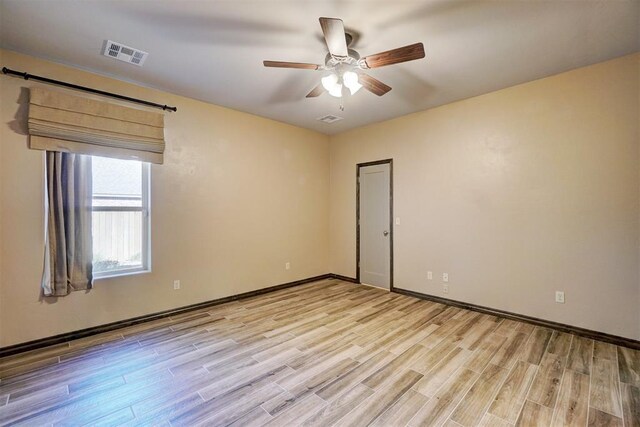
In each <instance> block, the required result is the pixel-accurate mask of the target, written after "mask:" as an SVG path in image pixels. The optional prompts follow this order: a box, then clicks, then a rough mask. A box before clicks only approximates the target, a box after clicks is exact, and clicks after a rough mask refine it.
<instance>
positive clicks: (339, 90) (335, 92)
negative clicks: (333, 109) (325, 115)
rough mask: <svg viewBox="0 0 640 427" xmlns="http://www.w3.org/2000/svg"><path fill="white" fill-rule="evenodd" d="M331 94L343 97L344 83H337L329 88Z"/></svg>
mask: <svg viewBox="0 0 640 427" xmlns="http://www.w3.org/2000/svg"><path fill="white" fill-rule="evenodd" d="M329 95H331V96H335V97H336V98H342V85H341V84H340V83H337V84H336V85H334V86H333V87H332V88H331V89H330V90H329Z"/></svg>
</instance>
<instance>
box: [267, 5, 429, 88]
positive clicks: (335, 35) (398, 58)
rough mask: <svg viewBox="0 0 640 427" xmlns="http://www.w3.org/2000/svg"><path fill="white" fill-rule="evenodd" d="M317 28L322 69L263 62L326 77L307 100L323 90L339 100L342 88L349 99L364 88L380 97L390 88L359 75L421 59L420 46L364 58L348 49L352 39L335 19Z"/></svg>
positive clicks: (367, 76)
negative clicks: (324, 47)
mask: <svg viewBox="0 0 640 427" xmlns="http://www.w3.org/2000/svg"><path fill="white" fill-rule="evenodd" d="M320 27H322V32H323V34H324V39H325V41H326V42H327V47H328V48H329V53H328V54H327V56H326V58H325V61H324V65H318V64H308V63H303V62H283V61H264V62H263V64H264V66H265V67H276V68H298V69H303V70H318V71H325V72H327V74H326V75H325V76H324V77H323V78H322V79H321V83H319V84H318V85H317V86H316V87H315V88H313V90H312V91H311V92H309V93H308V94H307V98H314V97H316V96H320V95H321V94H322V93H323V92H324V91H325V90H326V91H327V92H329V94H330V95H332V96H335V97H336V98H340V97H342V95H343V93H344V90H345V87H346V88H347V89H348V90H349V92H350V94H351V95H354V94H355V93H356V92H357V91H358V90H360V88H362V87H364V88H365V89H367V90H368V91H369V92H372V93H374V94H376V95H378V96H382V95H384V94H385V93H387V92H389V91H390V90H391V87H390V86H387V85H386V84H384V83H382V82H381V81H380V80H378V79H375V78H373V77H371V76H370V75H368V74H366V73H364V72H363V70H368V69H371V68H378V67H383V66H385V65H392V64H398V63H400V62H406V61H413V60H414V59H421V58H424V46H423V45H422V43H415V44H411V45H408V46H404V47H400V48H397V49H392V50H388V51H385V52H380V53H376V54H374V55H368V56H365V57H364V58H361V57H360V54H359V53H358V52H356V51H355V50H353V49H349V45H350V44H351V41H352V40H353V37H352V36H351V35H350V34H349V33H346V32H345V31H344V24H343V23H342V20H341V19H338V18H320Z"/></svg>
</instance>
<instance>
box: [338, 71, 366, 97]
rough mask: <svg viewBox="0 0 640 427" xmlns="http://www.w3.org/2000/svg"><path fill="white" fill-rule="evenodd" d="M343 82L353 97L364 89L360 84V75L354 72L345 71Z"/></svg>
mask: <svg viewBox="0 0 640 427" xmlns="http://www.w3.org/2000/svg"><path fill="white" fill-rule="evenodd" d="M342 81H343V82H344V85H345V86H346V87H347V89H349V92H351V95H355V94H356V92H358V91H359V90H360V88H362V85H361V84H360V83H359V82H358V73H355V72H353V71H345V72H344V74H343V75H342Z"/></svg>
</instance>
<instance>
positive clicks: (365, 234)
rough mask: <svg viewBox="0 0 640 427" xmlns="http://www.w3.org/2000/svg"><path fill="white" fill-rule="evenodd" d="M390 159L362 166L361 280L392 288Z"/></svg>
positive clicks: (369, 283) (365, 282)
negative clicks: (385, 161)
mask: <svg viewBox="0 0 640 427" xmlns="http://www.w3.org/2000/svg"><path fill="white" fill-rule="evenodd" d="M390 175H391V167H390V164H389V163H383V164H380V165H373V166H362V167H360V212H359V214H360V281H361V282H362V283H364V284H367V285H373V286H377V287H380V288H384V289H389V288H390V283H391V282H390V270H391V258H390V256H391V228H390V222H389V218H390V212H389V210H390V206H391V187H390Z"/></svg>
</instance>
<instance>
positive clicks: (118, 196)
mask: <svg viewBox="0 0 640 427" xmlns="http://www.w3.org/2000/svg"><path fill="white" fill-rule="evenodd" d="M92 160H93V164H92V168H93V230H92V231H93V274H94V277H96V278H100V277H108V276H114V275H121V274H129V273H137V272H141V271H149V270H150V253H149V252H150V250H149V234H150V231H149V164H148V163H142V162H138V161H133V160H118V159H110V158H105V157H93V159H92Z"/></svg>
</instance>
